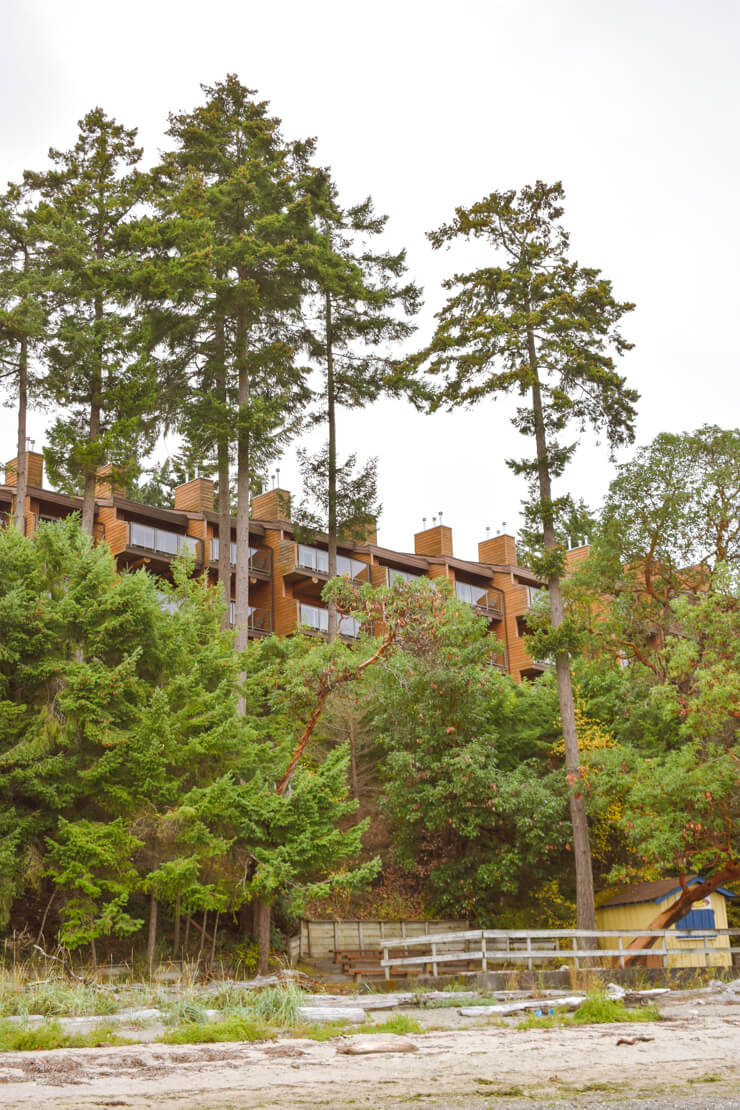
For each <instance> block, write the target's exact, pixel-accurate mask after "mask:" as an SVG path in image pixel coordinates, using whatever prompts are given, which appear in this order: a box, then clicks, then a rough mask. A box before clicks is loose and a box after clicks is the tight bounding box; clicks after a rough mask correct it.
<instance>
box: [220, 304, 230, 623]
mask: <svg viewBox="0 0 740 1110" xmlns="http://www.w3.org/2000/svg"><path fill="white" fill-rule="evenodd" d="M216 359H217V367H216V396H217V398H218V400H219V402H220V404H221V405H222V406H223V411H224V414H225V412H226V401H227V397H226V365H225V350H224V321H223V317H222V316H221V315H220V314H219V315H218V317H217V319H216ZM224 419H225V417H224ZM221 431H222V433H223V434H222V435H220V436H219V439H218V448H217V450H218V580H219V582H220V583H221V588H222V589H223V591H224V598H225V600H226V612H225V614H224V619H223V622H222V627H224V628H228V627H229V624H230V608H231V600H232V599H231V475H230V473H229V437H228V430H227V429H226V428H222V429H221Z"/></svg>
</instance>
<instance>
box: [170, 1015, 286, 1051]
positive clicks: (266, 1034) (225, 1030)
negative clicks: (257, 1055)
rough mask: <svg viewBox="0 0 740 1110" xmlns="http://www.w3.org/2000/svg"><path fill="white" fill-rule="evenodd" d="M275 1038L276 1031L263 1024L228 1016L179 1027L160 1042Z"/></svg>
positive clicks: (194, 1042)
mask: <svg viewBox="0 0 740 1110" xmlns="http://www.w3.org/2000/svg"><path fill="white" fill-rule="evenodd" d="M275 1036H277V1033H276V1031H275V1030H274V1029H271V1028H270V1026H269V1025H266V1024H265V1023H264V1022H261V1021H251V1020H250V1019H249V1018H247V1017H244V1016H242V1015H240V1014H230V1015H229V1017H227V1018H225V1019H224V1020H223V1021H209V1022H206V1023H205V1024H199V1023H197V1022H190V1023H188V1024H186V1025H180V1026H178V1027H177V1028H176V1029H170V1030H169V1031H168V1032H167V1033H165V1034H164V1036H163V1037H161V1038H160V1040H161V1041H162V1042H163V1043H164V1044H212V1043H215V1042H217V1041H268V1040H272V1039H273V1038H274V1037H275Z"/></svg>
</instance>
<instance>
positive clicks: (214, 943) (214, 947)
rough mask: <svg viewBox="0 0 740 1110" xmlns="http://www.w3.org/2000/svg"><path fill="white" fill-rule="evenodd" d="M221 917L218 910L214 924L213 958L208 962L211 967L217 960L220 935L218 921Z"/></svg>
mask: <svg viewBox="0 0 740 1110" xmlns="http://www.w3.org/2000/svg"><path fill="white" fill-rule="evenodd" d="M219 916H220V913H219V911H218V910H216V920H215V921H214V923H213V942H212V944H211V956H210V959H209V961H208V964H209V966H210V965H211V964H212V963H213V961H214V960H215V959H216V934H217V933H218V919H219Z"/></svg>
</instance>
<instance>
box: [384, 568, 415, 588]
mask: <svg viewBox="0 0 740 1110" xmlns="http://www.w3.org/2000/svg"><path fill="white" fill-rule="evenodd" d="M423 577H424V575H423V574H422V573H421V571H410V570H396V568H395V567H386V568H385V584H386V586H392V585H393V583H394V582H395V581H396V579H400V580H401V582H416V581H417V580H418V579H419V578H423Z"/></svg>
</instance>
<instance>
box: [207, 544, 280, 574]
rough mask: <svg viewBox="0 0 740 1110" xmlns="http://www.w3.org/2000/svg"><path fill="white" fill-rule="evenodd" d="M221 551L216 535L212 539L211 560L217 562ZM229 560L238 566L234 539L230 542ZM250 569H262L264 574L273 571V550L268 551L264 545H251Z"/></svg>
mask: <svg viewBox="0 0 740 1110" xmlns="http://www.w3.org/2000/svg"><path fill="white" fill-rule="evenodd" d="M219 551H220V544H219V539H218V536H214V537H213V538H212V540H211V562H212V563H217V562H218V556H219ZM229 562H230V563H231V565H232V567H235V566H236V544H235V543H234V541H233V540H232V541H231V543H230V544H229ZM249 569H250V570H256V571H261V572H262V573H264V574H271V573H272V552H271V551H266V550H265V549H264V548H263V547H250V549H249Z"/></svg>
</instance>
